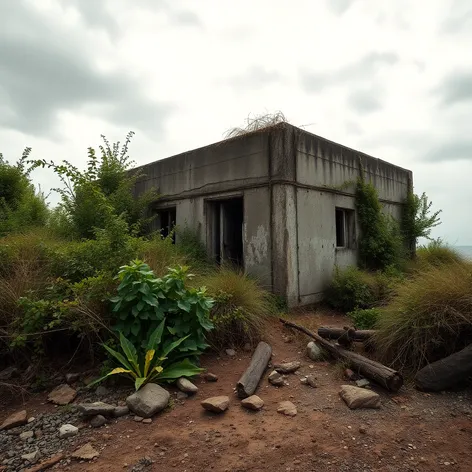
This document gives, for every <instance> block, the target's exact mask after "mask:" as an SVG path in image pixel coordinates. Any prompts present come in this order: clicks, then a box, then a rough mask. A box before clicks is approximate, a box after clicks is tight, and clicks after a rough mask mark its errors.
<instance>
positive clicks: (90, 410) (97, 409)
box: [77, 402, 115, 416]
mask: <svg viewBox="0 0 472 472" xmlns="http://www.w3.org/2000/svg"><path fill="white" fill-rule="evenodd" d="M77 408H78V410H79V411H80V412H81V413H82V415H84V416H96V415H103V416H112V415H114V414H115V406H113V405H109V404H108V403H103V402H94V403H81V404H80V405H77Z"/></svg>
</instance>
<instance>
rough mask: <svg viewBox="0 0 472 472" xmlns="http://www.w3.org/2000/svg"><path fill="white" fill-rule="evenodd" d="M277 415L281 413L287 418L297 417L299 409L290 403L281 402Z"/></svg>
mask: <svg viewBox="0 0 472 472" xmlns="http://www.w3.org/2000/svg"><path fill="white" fill-rule="evenodd" d="M277 413H281V414H283V415H286V416H296V414H297V407H296V406H295V405H294V404H293V403H292V402H289V401H285V402H280V403H279V406H278V407H277Z"/></svg>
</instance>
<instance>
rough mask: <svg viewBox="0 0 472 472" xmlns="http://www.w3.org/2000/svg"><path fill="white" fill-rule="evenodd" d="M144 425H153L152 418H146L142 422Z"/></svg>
mask: <svg viewBox="0 0 472 472" xmlns="http://www.w3.org/2000/svg"><path fill="white" fill-rule="evenodd" d="M142 422H143V423H144V424H151V423H152V418H144V420H143V421H142Z"/></svg>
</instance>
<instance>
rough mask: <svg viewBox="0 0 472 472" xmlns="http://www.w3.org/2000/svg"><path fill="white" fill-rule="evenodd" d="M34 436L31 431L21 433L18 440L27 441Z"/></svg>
mask: <svg viewBox="0 0 472 472" xmlns="http://www.w3.org/2000/svg"><path fill="white" fill-rule="evenodd" d="M33 436H34V432H33V431H23V432H22V433H21V434H20V439H21V440H22V441H27V440H28V439H30V438H32V437H33Z"/></svg>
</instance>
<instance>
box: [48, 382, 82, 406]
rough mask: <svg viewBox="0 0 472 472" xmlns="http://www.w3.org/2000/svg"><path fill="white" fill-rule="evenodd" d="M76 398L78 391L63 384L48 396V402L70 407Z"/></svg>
mask: <svg viewBox="0 0 472 472" xmlns="http://www.w3.org/2000/svg"><path fill="white" fill-rule="evenodd" d="M76 396H77V391H76V390H74V389H73V388H71V387H69V385H67V384H62V385H59V387H56V388H55V389H54V390H53V391H52V392H51V393H50V394H49V395H48V401H50V402H52V403H54V404H56V405H68V404H69V403H70V402H71V401H73V400H74V398H75V397H76Z"/></svg>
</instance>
